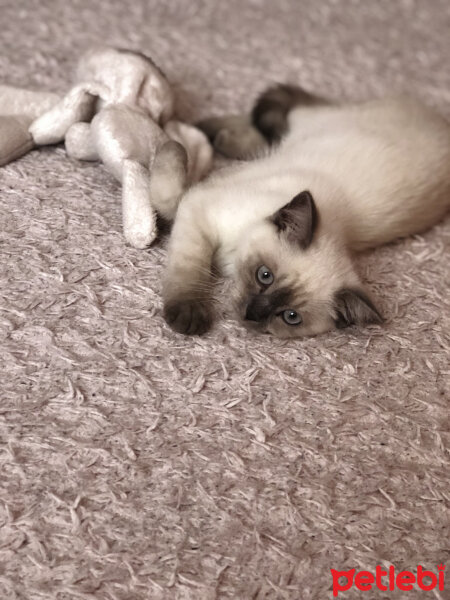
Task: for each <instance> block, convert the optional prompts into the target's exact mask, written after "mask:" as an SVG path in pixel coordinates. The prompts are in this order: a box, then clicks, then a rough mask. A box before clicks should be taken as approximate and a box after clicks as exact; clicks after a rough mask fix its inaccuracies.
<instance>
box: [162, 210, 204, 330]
mask: <svg viewBox="0 0 450 600" xmlns="http://www.w3.org/2000/svg"><path fill="white" fill-rule="evenodd" d="M197 210H199V207H198V206H195V205H193V204H191V203H189V200H187V202H186V204H181V206H180V209H179V211H178V214H177V218H176V220H175V224H174V227H173V230H172V234H171V237H170V243H169V253H168V266H167V271H166V276H165V281H164V287H163V298H164V318H165V320H166V321H167V323H168V324H169V325H170V327H171V328H172V329H174V330H175V331H177V332H178V333H183V334H185V335H201V334H202V333H205V331H207V330H208V329H209V328H210V326H211V323H212V293H213V276H212V272H211V264H212V257H213V253H214V247H213V244H212V242H211V239H210V237H209V236H208V235H207V234H206V232H205V231H203V228H202V226H201V225H200V222H201V215H200V214H199V215H198V218H197V215H196V211H197Z"/></svg>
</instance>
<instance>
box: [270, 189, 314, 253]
mask: <svg viewBox="0 0 450 600" xmlns="http://www.w3.org/2000/svg"><path fill="white" fill-rule="evenodd" d="M270 220H271V221H272V223H274V225H275V226H276V227H277V228H278V230H279V232H280V234H281V235H283V236H285V237H286V238H287V240H288V241H289V242H290V243H292V244H297V245H298V246H300V248H302V249H303V250H306V248H308V246H309V245H310V244H311V242H312V239H313V236H314V232H315V230H316V228H317V222H318V215H317V209H316V205H315V203H314V198H313V197H312V195H311V194H310V192H307V191H304V192H301V193H300V194H297V196H295V198H293V199H292V200H291V201H290V202H289V204H286V205H285V206H283V207H282V208H280V209H279V210H277V212H276V213H274V214H273V215H272V216H271V218H270Z"/></svg>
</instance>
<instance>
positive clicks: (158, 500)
mask: <svg viewBox="0 0 450 600" xmlns="http://www.w3.org/2000/svg"><path fill="white" fill-rule="evenodd" d="M0 18H1V33H0V81H2V82H8V83H11V84H15V85H20V86H28V87H34V88H38V89H48V90H53V91H57V92H61V93H63V92H64V91H65V90H66V89H67V87H68V85H69V83H70V74H71V69H72V68H73V66H74V64H75V61H76V59H77V57H78V55H79V54H80V52H82V51H83V50H84V49H85V48H86V47H87V46H88V45H91V44H93V43H96V42H99V41H101V42H107V43H110V44H116V45H120V46H129V47H133V48H136V49H140V50H143V51H145V52H148V53H149V54H151V55H152V56H153V57H154V58H155V60H156V61H157V62H158V63H159V64H160V65H161V66H162V67H163V69H164V70H165V71H166V72H167V74H168V75H169V77H170V78H171V80H172V81H173V82H174V83H175V84H176V86H177V89H178V93H179V98H180V107H181V108H180V110H181V114H182V115H183V116H184V117H186V118H188V119H192V120H194V119H197V118H200V117H204V116H207V115H210V114H213V113H214V114H220V113H223V112H226V111H230V110H236V109H240V108H242V107H246V108H247V107H249V106H250V104H251V102H252V99H253V98H254V96H255V95H256V94H257V93H258V92H260V91H261V90H262V89H263V88H264V87H266V86H267V84H268V83H270V82H273V81H275V80H279V81H287V80H290V81H294V82H295V81H298V82H301V83H303V84H304V85H305V86H306V87H308V88H310V89H312V90H314V91H316V92H318V93H321V94H328V95H332V96H335V97H339V98H342V97H346V98H351V99H360V98H366V97H369V96H373V95H382V94H385V93H390V92H392V91H394V90H407V91H411V92H412V93H414V94H417V95H419V96H420V97H422V98H424V99H426V100H427V101H429V102H430V103H431V104H433V105H435V106H437V107H438V108H439V109H440V110H441V111H442V112H443V113H444V114H446V115H448V116H450V91H449V90H450V70H449V68H448V60H449V57H450V36H449V31H450V5H449V3H448V0H423V1H422V0H421V1H418V0H416V1H415V0H396V1H392V0H382V1H381V0H376V1H372V2H369V1H363V0H360V1H357V0H341V1H337V0H307V1H305V0H302V1H295V0H277V1H276V2H275V1H274V2H271V1H270V2H269V0H267V1H266V2H264V1H263V0H252V1H250V0H247V1H243V0H227V1H223V2H219V1H208V0H178V1H170V2H169V1H167V2H164V1H162V0H161V1H160V2H156V1H150V2H143V1H140V0H133V1H126V0H123V1H120V0H117V1H112V0H109V1H108V0H98V1H96V2H94V1H91V0H73V1H69V0H67V1H66V0H64V1H63V0H54V1H50V0H28V1H18V0H0ZM424 152H426V148H424ZM449 168H450V165H449ZM119 196H120V190H119V188H118V185H117V184H116V183H115V182H114V181H113V180H112V178H111V177H110V176H109V175H108V174H107V173H106V172H105V171H104V170H103V169H102V168H101V167H98V166H96V165H88V164H79V163H77V162H75V161H70V160H68V159H67V158H66V156H65V153H64V150H63V149H62V148H56V149H53V148H48V149H45V150H40V151H36V152H33V153H31V154H30V155H28V156H26V157H25V158H23V159H21V160H19V161H17V162H16V163H14V164H11V165H9V166H8V167H6V168H4V169H2V170H1V171H0V211H1V213H0V309H1V310H0V336H1V345H0V364H1V366H0V382H1V383H0V385H1V398H0V442H1V446H0V598H1V599H2V600H80V599H82V600H165V599H169V600H171V599H176V600H213V599H237V600H250V599H253V600H275V599H276V600H278V599H280V600H286V599H287V600H325V599H329V598H332V592H331V585H332V578H331V574H330V569H331V568H334V569H338V570H345V569H351V568H352V567H355V568H356V569H357V570H361V569H365V570H369V571H372V572H373V571H374V570H375V567H376V565H383V566H388V565H391V564H393V565H395V567H396V569H397V570H400V569H408V570H413V571H414V570H415V569H416V567H417V565H418V564H422V565H423V566H425V567H427V568H429V569H431V570H433V571H434V572H437V564H438V563H441V562H444V563H445V561H446V560H447V561H448V559H449V553H448V543H447V541H448V533H449V531H448V512H447V513H446V505H445V498H446V494H447V498H448V489H449V487H448V475H449V471H448V462H446V456H445V444H446V437H447V433H448V429H447V427H446V424H445V417H446V414H448V412H447V411H448V408H447V404H446V376H447V377H448V358H449V347H450V339H449V295H448V277H449V269H448V249H449V238H450V227H449V225H450V223H449V221H448V220H447V223H443V224H440V225H439V226H437V227H435V228H434V229H433V230H432V231H430V232H428V233H427V234H425V235H424V236H420V237H419V236H417V237H415V238H413V239H409V240H406V241H403V242H400V243H397V244H393V245H391V246H389V247H385V248H382V249H380V250H378V251H376V252H374V253H372V254H370V255H368V256H365V257H362V258H361V269H362V272H363V274H364V276H365V278H366V279H367V280H368V282H369V284H370V287H371V290H372V292H373V294H374V296H375V297H376V298H377V299H378V302H379V305H380V307H381V309H382V310H383V312H384V314H385V315H386V317H387V322H386V324H385V326H384V327H382V328H379V327H372V328H369V329H366V330H364V331H351V330H347V331H345V330H344V331H338V332H335V333H331V334H330V335H325V336H322V337H318V338H316V339H310V340H304V341H297V342H282V341H277V340H272V339H270V338H266V337H264V338H258V337H253V336H252V335H251V334H250V333H246V332H245V331H243V330H242V329H241V328H240V327H239V326H238V324H236V323H235V322H234V321H233V320H232V319H231V316H230V315H225V319H224V320H223V321H221V322H219V323H217V325H216V326H215V328H214V330H213V332H212V333H211V334H210V335H208V336H206V337H204V338H202V339H185V338H183V337H179V336H178V335H176V334H174V333H173V332H172V331H171V330H169V329H168V328H167V327H166V325H165V323H164V321H163V319H162V316H161V298H160V290H161V286H160V279H161V273H162V270H163V265H164V261H165V250H164V243H160V244H158V245H157V246H155V247H154V248H152V249H150V250H149V251H137V250H133V249H131V248H129V247H127V246H126V245H125V243H124V240H123V238H122V235H121V216H120V205H119ZM224 305H225V308H226V302H224ZM225 312H226V311H225ZM447 383H448V379H447ZM447 439H448V438H447ZM446 538H447V540H446ZM447 571H448V568H447ZM449 581H450V580H449ZM448 585H449V584H447V587H448ZM446 593H447V592H445V591H444V592H442V591H441V592H438V591H437V590H435V591H434V592H432V591H431V592H422V591H418V590H413V591H409V592H400V591H398V590H397V591H391V592H390V591H387V592H381V591H378V589H374V590H373V591H372V592H365V593H364V594H362V593H361V592H359V591H358V590H356V589H355V588H353V589H351V590H349V591H347V592H342V594H340V596H339V597H340V598H344V599H348V600H350V599H360V598H367V599H368V600H373V599H376V600H378V599H384V598H386V599H388V600H391V599H405V600H413V599H414V600H415V599H420V600H424V599H425V600H426V598H430V600H431V599H433V600H435V599H436V598H437V599H438V600H439V599H440V600H444V598H445V597H448V596H446Z"/></svg>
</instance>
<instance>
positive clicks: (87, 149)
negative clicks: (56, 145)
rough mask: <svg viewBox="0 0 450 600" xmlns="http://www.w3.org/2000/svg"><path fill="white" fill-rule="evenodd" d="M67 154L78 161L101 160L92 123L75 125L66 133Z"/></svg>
mask: <svg viewBox="0 0 450 600" xmlns="http://www.w3.org/2000/svg"><path fill="white" fill-rule="evenodd" d="M65 144H66V152H67V154H68V156H70V157H71V158H76V159H78V160H100V156H99V154H98V151H97V147H96V145H95V140H94V138H93V135H92V130H91V125H90V123H74V124H73V125H72V127H70V128H69V130H68V131H67V133H66V138H65Z"/></svg>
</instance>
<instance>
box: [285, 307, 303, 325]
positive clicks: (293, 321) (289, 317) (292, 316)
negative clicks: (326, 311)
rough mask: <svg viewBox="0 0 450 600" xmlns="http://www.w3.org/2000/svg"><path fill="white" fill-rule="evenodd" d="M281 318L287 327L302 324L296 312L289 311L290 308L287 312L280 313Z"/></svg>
mask: <svg viewBox="0 0 450 600" xmlns="http://www.w3.org/2000/svg"><path fill="white" fill-rule="evenodd" d="M281 316H282V317H283V321H284V322H285V323H287V324H288V325H300V323H301V322H302V318H301V316H300V315H299V314H298V312H297V311H296V310H291V309H290V308H289V309H288V310H284V311H283V312H282V313H281Z"/></svg>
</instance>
